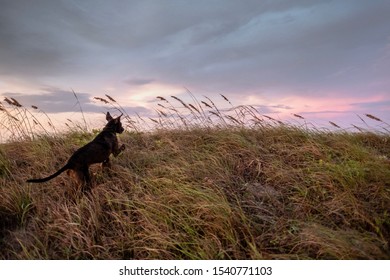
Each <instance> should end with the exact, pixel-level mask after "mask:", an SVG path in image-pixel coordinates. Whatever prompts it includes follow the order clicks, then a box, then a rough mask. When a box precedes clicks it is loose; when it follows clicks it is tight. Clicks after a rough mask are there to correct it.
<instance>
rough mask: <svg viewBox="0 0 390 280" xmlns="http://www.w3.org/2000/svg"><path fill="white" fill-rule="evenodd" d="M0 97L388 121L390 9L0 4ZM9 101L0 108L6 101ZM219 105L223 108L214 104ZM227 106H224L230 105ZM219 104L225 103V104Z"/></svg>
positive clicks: (256, 2) (281, 2)
mask: <svg viewBox="0 0 390 280" xmlns="http://www.w3.org/2000/svg"><path fill="white" fill-rule="evenodd" d="M0 7H1V8H0V96H3V97H5V96H7V97H14V98H15V99H17V100H18V101H19V102H20V103H22V104H23V105H37V106H39V107H40V108H41V109H42V110H44V111H45V112H46V113H52V114H55V113H67V112H73V111H78V110H79V107H78V106H75V99H74V96H73V93H72V90H74V91H75V92H76V93H77V95H78V97H79V101H80V103H81V105H82V107H83V109H84V111H86V112H101V111H102V107H101V104H97V103H96V102H94V101H93V97H95V96H103V97H104V95H105V94H109V95H110V96H112V97H114V98H115V99H116V100H118V101H119V102H120V103H121V104H122V105H123V106H125V108H126V110H127V111H128V113H130V114H131V113H135V112H137V113H140V114H149V113H151V112H153V111H152V108H153V107H155V105H156V102H155V101H156V97H157V96H163V97H169V96H172V95H175V96H177V97H180V98H183V99H186V98H187V99H188V98H189V96H188V92H187V89H188V90H189V91H191V92H192V93H193V94H194V95H195V96H196V97H197V98H199V99H202V97H203V96H208V97H209V98H211V99H213V100H214V101H215V102H222V101H223V100H222V99H221V97H220V94H223V95H225V96H226V97H228V98H229V99H230V101H231V102H232V103H233V104H234V105H253V106H255V107H257V108H259V110H260V111H261V112H262V113H264V114H269V115H273V116H277V117H279V118H282V119H283V118H286V117H288V116H290V117H291V116H292V115H293V114H299V115H302V116H304V117H305V118H306V119H309V120H310V119H313V120H316V119H324V120H326V121H329V120H331V121H334V122H344V123H354V122H355V123H356V122H358V121H359V119H358V118H357V117H356V115H357V114H365V113H369V114H373V115H375V116H377V117H379V118H381V119H383V120H385V121H387V122H390V113H389V112H390V79H389V77H390V16H389V15H390V1H387V0H383V1H382V0H370V1H367V0H343V1H331V0H322V1H316V0H294V1H291V0H253V1H252V0H240V1H233V0H207V1H206V0H197V1H184V0H166V1H162V0H161V1H160V0H154V1H153V0H128V1H124V0H113V1H103V0H100V1H99V0H84V1H79V0H66V1H65V0H18V1H14V0H0ZM2 99H4V98H1V100H0V101H1V102H3V100H2ZM221 104H223V103H221ZM225 105H226V104H225ZM221 106H223V105H221Z"/></svg>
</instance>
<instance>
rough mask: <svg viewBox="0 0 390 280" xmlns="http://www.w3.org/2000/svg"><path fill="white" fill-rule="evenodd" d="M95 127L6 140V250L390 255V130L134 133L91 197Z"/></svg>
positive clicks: (1, 167)
mask: <svg viewBox="0 0 390 280" xmlns="http://www.w3.org/2000/svg"><path fill="white" fill-rule="evenodd" d="M92 137H93V135H91V134H87V133H69V134H66V135H64V136H61V137H41V138H39V139H37V140H34V141H26V142H14V143H8V144H2V145H1V147H0V150H1V153H0V186H1V188H0V247H1V248H2V249H1V250H0V258H2V259H128V258H135V259H263V258H265V259H390V250H389V244H388V240H390V213H389V210H390V161H389V156H390V136H389V135H376V134H371V133H359V134H352V133H327V132H308V131H306V130H302V129H298V128H293V127H284V126H280V127H268V128H262V129H259V128H257V129H249V128H201V129H182V130H160V131H156V132H153V133H127V134H123V135H121V136H120V141H121V142H123V143H125V144H126V147H127V150H125V151H124V153H123V154H122V155H120V156H119V157H118V158H116V159H114V160H113V170H112V172H111V173H110V174H106V173H102V171H101V170H100V168H99V167H94V168H93V172H94V173H95V175H94V180H95V185H96V186H95V188H94V189H93V190H92V192H91V193H90V194H89V195H82V194H81V193H80V192H79V191H78V190H77V188H76V187H75V186H74V185H73V183H72V182H71V181H70V180H69V179H68V177H67V176H66V175H61V176H60V177H57V178H56V179H54V180H52V181H49V182H47V183H44V184H37V185H30V184H27V183H25V182H24V181H25V180H26V179H27V178H30V177H34V176H37V175H40V174H42V175H46V174H49V173H50V172H53V171H55V170H56V169H58V168H59V167H60V166H61V165H62V164H63V163H64V162H65V161H66V159H67V158H68V156H69V155H70V154H71V153H72V152H73V151H74V150H75V149H76V148H77V147H78V146H80V145H82V144H84V143H87V142H88V141H89V140H91V138H92Z"/></svg>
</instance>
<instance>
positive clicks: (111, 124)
mask: <svg viewBox="0 0 390 280" xmlns="http://www.w3.org/2000/svg"><path fill="white" fill-rule="evenodd" d="M122 115H123V114H122ZM122 115H120V116H119V117H117V118H115V119H114V118H113V117H112V116H111V115H110V113H109V112H107V114H106V120H107V124H106V127H105V128H106V129H110V130H113V131H115V133H122V132H123V131H124V130H125V129H124V128H123V126H122V123H121V117H122Z"/></svg>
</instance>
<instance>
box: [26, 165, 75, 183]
mask: <svg viewBox="0 0 390 280" xmlns="http://www.w3.org/2000/svg"><path fill="white" fill-rule="evenodd" d="M68 169H70V167H69V164H66V165H65V166H64V167H62V168H61V169H60V170H58V171H57V172H56V173H54V174H52V175H50V176H48V177H45V178H40V179H28V180H27V181H26V182H27V183H43V182H46V181H49V180H51V179H53V178H55V177H57V176H58V175H60V174H61V173H62V172H64V171H66V170H68Z"/></svg>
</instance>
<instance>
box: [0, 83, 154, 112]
mask: <svg viewBox="0 0 390 280" xmlns="http://www.w3.org/2000/svg"><path fill="white" fill-rule="evenodd" d="M75 94H76V96H77V98H76V97H75V95H74V94H73V92H72V91H66V90H62V89H57V88H46V89H43V90H42V92H39V93H35V94H29V95H26V94H23V93H15V92H6V93H2V94H1V96H3V98H5V97H9V98H14V99H16V100H17V101H18V102H19V103H20V104H21V105H22V106H24V107H27V108H28V107H31V106H36V107H38V109H39V110H42V111H43V112H45V113H63V112H80V106H81V109H82V111H83V112H88V113H100V112H105V111H107V110H109V109H112V107H110V106H108V105H105V104H104V103H101V102H99V101H97V100H93V99H92V95H91V94H88V93H80V92H77V93H75ZM104 98H105V99H106V100H107V98H106V97H104ZM122 108H123V110H125V112H127V113H128V114H130V115H132V114H134V113H135V112H137V113H139V114H148V113H150V112H151V111H150V110H149V109H147V108H144V107H138V106H136V107H131V106H122Z"/></svg>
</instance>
